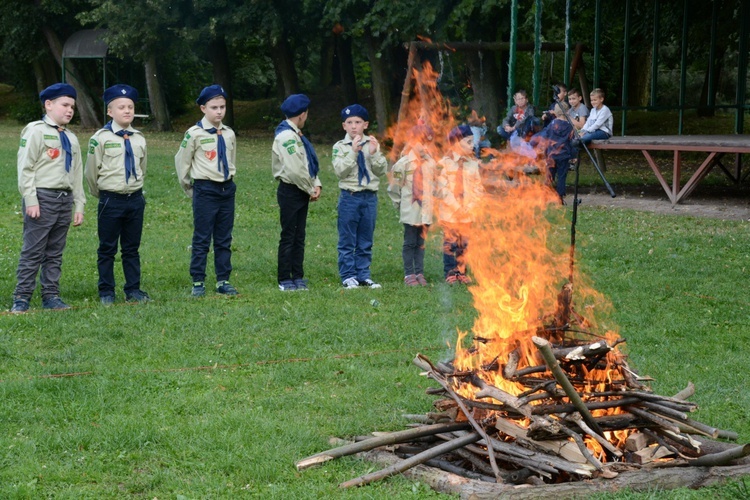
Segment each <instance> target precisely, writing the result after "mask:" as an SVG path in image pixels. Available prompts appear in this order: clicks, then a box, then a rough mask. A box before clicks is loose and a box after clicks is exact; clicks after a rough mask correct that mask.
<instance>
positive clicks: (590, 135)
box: [578, 130, 610, 144]
mask: <svg viewBox="0 0 750 500" xmlns="http://www.w3.org/2000/svg"><path fill="white" fill-rule="evenodd" d="M609 138H610V135H609V134H608V133H606V132H605V131H604V130H594V131H593V132H586V133H585V134H583V135H582V136H581V138H580V139H578V140H579V141H580V142H581V143H583V144H590V143H591V141H603V140H606V139H609Z"/></svg>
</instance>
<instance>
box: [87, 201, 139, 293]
mask: <svg viewBox="0 0 750 500" xmlns="http://www.w3.org/2000/svg"><path fill="white" fill-rule="evenodd" d="M145 208H146V199H145V198H144V197H143V192H142V191H141V190H138V191H136V192H135V193H131V194H121V193H112V192H109V191H100V193H99V218H98V226H97V227H98V232H99V250H98V251H97V254H96V255H97V261H96V264H97V266H98V268H99V296H100V297H104V296H105V295H114V293H115V254H117V244H118V242H119V244H120V255H121V258H122V272H123V274H124V275H125V288H124V290H125V295H127V294H129V293H131V292H134V291H136V290H140V288H141V257H140V254H139V253H138V249H139V248H140V246H141V234H142V233H143V212H144V210H145Z"/></svg>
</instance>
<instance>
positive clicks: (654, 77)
mask: <svg viewBox="0 0 750 500" xmlns="http://www.w3.org/2000/svg"><path fill="white" fill-rule="evenodd" d="M660 7H661V0H654V32H653V35H652V36H651V41H652V45H651V99H650V101H651V107H654V108H655V107H656V92H657V89H658V86H659V85H658V83H659V30H660V19H659V17H660V16H661V8H660Z"/></svg>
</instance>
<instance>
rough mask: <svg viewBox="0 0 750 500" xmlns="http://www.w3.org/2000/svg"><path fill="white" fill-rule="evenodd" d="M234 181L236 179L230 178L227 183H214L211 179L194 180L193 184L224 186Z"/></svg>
mask: <svg viewBox="0 0 750 500" xmlns="http://www.w3.org/2000/svg"><path fill="white" fill-rule="evenodd" d="M232 179H234V177H230V178H229V179H227V180H225V181H212V180H211V179H193V184H209V183H210V184H218V185H220V186H223V185H225V184H229V183H230V182H232Z"/></svg>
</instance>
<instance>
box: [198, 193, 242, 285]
mask: <svg viewBox="0 0 750 500" xmlns="http://www.w3.org/2000/svg"><path fill="white" fill-rule="evenodd" d="M236 191H237V186H236V185H235V184H234V181H232V180H231V179H230V180H228V181H226V182H213V181H206V180H196V181H195V182H194V183H193V251H192V254H191V256H190V276H192V278H193V281H203V280H205V279H206V260H207V259H208V250H209V247H210V246H211V239H212V238H213V240H214V268H215V270H216V281H226V280H228V279H229V275H230V274H231V272H232V229H234V195H235V192H236Z"/></svg>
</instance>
